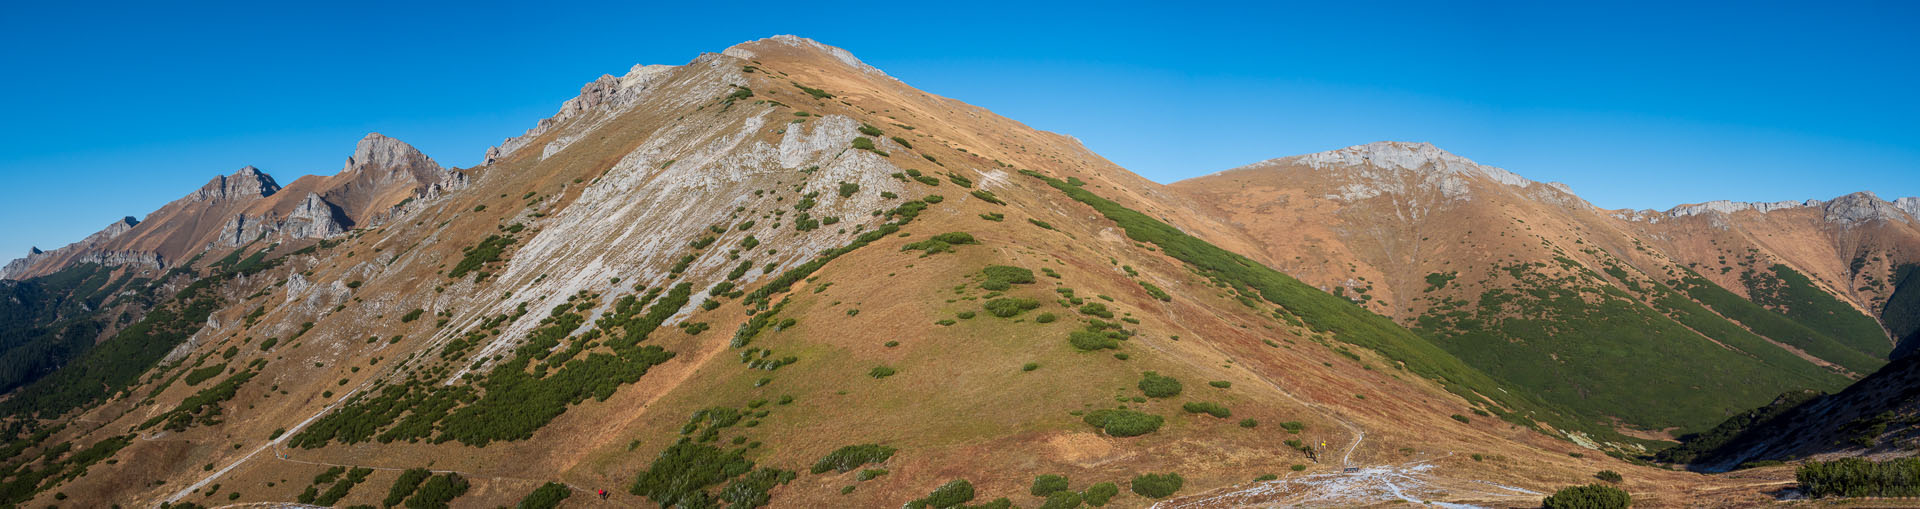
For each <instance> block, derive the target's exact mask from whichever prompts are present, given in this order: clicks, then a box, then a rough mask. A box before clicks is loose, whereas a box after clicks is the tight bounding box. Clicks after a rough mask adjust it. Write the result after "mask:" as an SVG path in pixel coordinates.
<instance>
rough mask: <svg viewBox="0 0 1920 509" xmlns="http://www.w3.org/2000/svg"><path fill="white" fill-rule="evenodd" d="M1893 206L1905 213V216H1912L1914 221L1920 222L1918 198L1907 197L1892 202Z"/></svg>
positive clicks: (1919, 202)
mask: <svg viewBox="0 0 1920 509" xmlns="http://www.w3.org/2000/svg"><path fill="white" fill-rule="evenodd" d="M1893 206H1895V207H1899V208H1900V210H1904V211H1906V212H1907V215H1909V216H1913V218H1914V219H1916V220H1920V197H1913V196H1908V197H1905V198H1901V199H1898V200H1894V201H1893Z"/></svg>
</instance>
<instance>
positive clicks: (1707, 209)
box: [1666, 200, 1824, 217]
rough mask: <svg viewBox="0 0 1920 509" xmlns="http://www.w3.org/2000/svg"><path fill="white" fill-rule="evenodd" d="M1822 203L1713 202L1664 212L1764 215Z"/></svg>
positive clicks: (1674, 215) (1668, 213)
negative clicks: (1742, 212) (1750, 212)
mask: <svg viewBox="0 0 1920 509" xmlns="http://www.w3.org/2000/svg"><path fill="white" fill-rule="evenodd" d="M1822 203H1824V202H1822V201H1820V200H1806V201H1773V202H1749V201H1729V200H1714V201H1710V202H1704V203H1694V204H1688V205H1681V206H1678V207H1674V208H1671V209H1668V210H1667V212H1666V215H1667V217H1688V216H1698V215H1702V214H1708V213H1714V212H1718V213H1721V214H1732V213H1735V212H1741V211H1748V210H1751V211H1754V212H1759V213H1762V214H1765V213H1768V212H1773V211H1776V210H1787V209H1795V208H1801V207H1818V206H1820V205H1821V204H1822Z"/></svg>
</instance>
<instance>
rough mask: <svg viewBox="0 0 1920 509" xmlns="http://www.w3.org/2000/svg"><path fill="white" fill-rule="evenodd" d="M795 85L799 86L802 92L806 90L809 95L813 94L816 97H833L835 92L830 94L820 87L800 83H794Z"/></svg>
mask: <svg viewBox="0 0 1920 509" xmlns="http://www.w3.org/2000/svg"><path fill="white" fill-rule="evenodd" d="M793 86H794V87H796V88H799V89H800V91H802V92H806V93H807V95H810V96H813V98H814V99H832V98H833V94H829V93H827V91H825V90H821V89H818V88H811V87H808V86H806V85H802V84H799V83H794V84H793Z"/></svg>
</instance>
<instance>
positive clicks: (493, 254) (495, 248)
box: [447, 235, 513, 281]
mask: <svg viewBox="0 0 1920 509" xmlns="http://www.w3.org/2000/svg"><path fill="white" fill-rule="evenodd" d="M510 245H513V237H502V236H499V235H488V236H487V238H486V239H485V240H481V241H480V243H479V244H476V245H474V246H473V247H469V248H466V249H462V250H460V251H461V252H462V253H465V254H466V256H465V257H462V258H461V259H460V262H459V263H456V264H454V265H453V268H452V269H449V270H447V277H450V278H454V279H460V277H462V276H465V275H467V273H469V272H474V271H478V270H480V269H482V268H485V267H486V266H487V265H488V264H492V263H494V262H498V261H500V255H501V254H502V253H504V252H506V249H507V246H510ZM480 279H483V278H480V277H475V278H474V280H475V281H478V280H480Z"/></svg>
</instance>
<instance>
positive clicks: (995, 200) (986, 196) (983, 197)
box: [972, 189, 1007, 205]
mask: <svg viewBox="0 0 1920 509" xmlns="http://www.w3.org/2000/svg"><path fill="white" fill-rule="evenodd" d="M972 194H973V197H974V198H979V199H980V201H984V202H987V203H991V204H994V205H1006V204H1007V202H1005V201H1001V200H1000V197H998V196H994V195H993V191H988V190H985V189H975V190H974V191H973V193H972Z"/></svg>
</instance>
